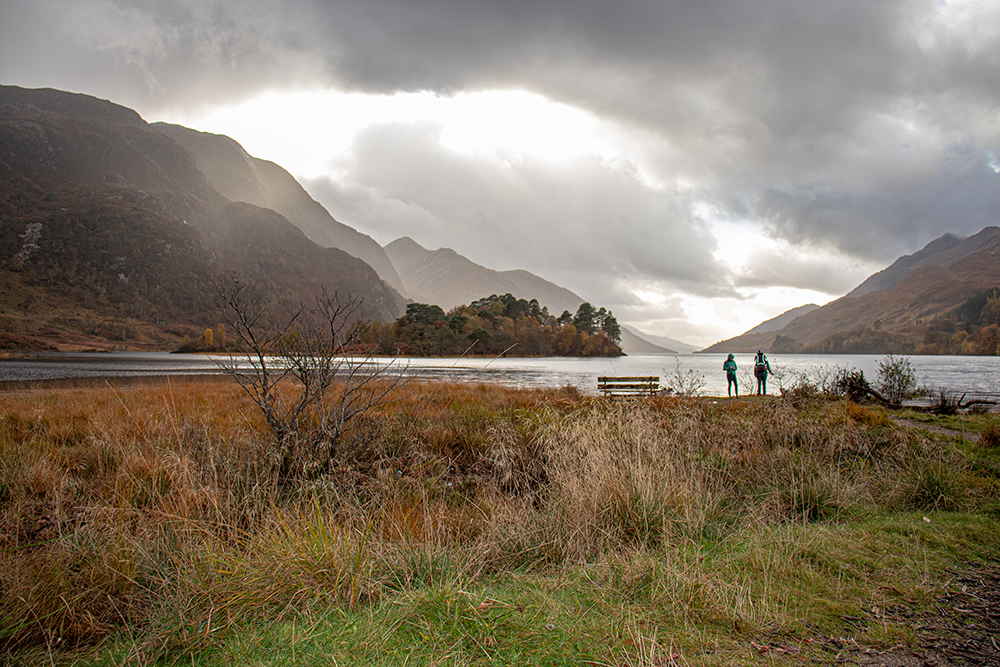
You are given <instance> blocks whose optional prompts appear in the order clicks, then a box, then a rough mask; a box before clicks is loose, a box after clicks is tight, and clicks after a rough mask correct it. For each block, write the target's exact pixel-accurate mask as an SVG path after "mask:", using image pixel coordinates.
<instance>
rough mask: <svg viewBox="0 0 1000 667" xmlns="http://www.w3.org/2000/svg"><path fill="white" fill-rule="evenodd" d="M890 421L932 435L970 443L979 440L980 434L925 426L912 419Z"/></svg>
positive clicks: (929, 425) (893, 419)
mask: <svg viewBox="0 0 1000 667" xmlns="http://www.w3.org/2000/svg"><path fill="white" fill-rule="evenodd" d="M890 419H892V421H894V422H895V423H897V424H899V425H900V426H905V427H907V428H919V429H923V430H925V431H930V432H932V433H940V434H941V435H947V436H951V437H953V438H965V439H966V440H968V441H969V442H976V441H977V440H978V439H979V434H978V433H975V432H973V431H957V430H955V429H953V428H945V427H943V426H935V425H934V424H924V423H923V422H918V421H913V420H911V419H902V418H901V417H890Z"/></svg>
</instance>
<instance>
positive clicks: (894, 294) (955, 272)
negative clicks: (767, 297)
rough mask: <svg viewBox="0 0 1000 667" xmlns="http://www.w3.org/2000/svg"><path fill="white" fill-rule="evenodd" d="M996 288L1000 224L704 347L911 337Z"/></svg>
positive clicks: (741, 348) (944, 242)
mask: <svg viewBox="0 0 1000 667" xmlns="http://www.w3.org/2000/svg"><path fill="white" fill-rule="evenodd" d="M997 286H1000V227H986V228H985V229H983V230H982V231H980V232H979V233H977V234H975V235H973V236H970V237H968V238H964V239H963V238H959V237H957V236H955V235H952V234H946V235H944V236H941V237H940V238H938V239H935V240H934V241H931V242H930V243H928V244H927V245H926V246H925V247H924V248H923V249H921V250H920V251H918V252H916V253H914V254H913V255H906V256H903V257H900V258H899V259H897V260H896V261H895V262H893V263H892V264H891V265H890V266H889V267H887V268H886V269H884V270H882V271H879V272H878V273H876V274H874V275H872V276H871V277H869V278H868V279H867V280H865V281H864V282H863V283H861V285H859V286H858V287H857V288H855V289H854V290H852V291H851V292H849V293H848V294H847V295H845V296H843V297H841V298H839V299H837V300H836V301H832V302H830V303H828V304H826V305H825V306H822V307H820V308H814V307H808V308H809V310H808V311H807V312H802V311H801V309H795V310H794V311H789V312H788V313H785V314H783V315H781V316H779V317H778V318H775V319H774V320H770V321H769V323H774V322H780V323H782V324H783V326H780V327H778V328H774V326H765V325H768V324H769V323H765V324H764V325H760V326H758V327H755V328H754V329H751V330H750V331H748V332H746V333H744V334H742V335H740V336H736V337H735V338H730V339H728V340H724V341H721V342H719V343H716V344H714V345H712V346H711V347H708V348H706V349H705V350H703V351H704V352H753V351H756V350H758V349H763V350H770V349H771V347H772V345H773V344H774V343H775V339H776V338H777V337H778V336H783V337H785V338H786V339H791V341H792V342H794V343H797V344H802V345H812V344H817V343H820V342H821V341H823V340H824V339H826V338H827V337H829V336H832V335H834V334H837V333H838V332H845V331H851V330H854V329H857V328H860V327H865V326H867V327H873V328H875V329H879V330H885V331H901V332H902V331H906V332H911V333H913V334H914V335H916V334H919V333H921V331H922V329H921V326H926V325H927V323H928V322H929V321H930V320H931V319H932V318H934V317H937V316H946V315H947V314H948V313H950V312H951V311H953V310H954V309H955V308H957V307H958V306H960V305H962V304H963V303H964V302H965V301H966V300H967V299H969V298H970V297H972V296H974V295H976V294H977V293H980V292H982V291H984V290H987V289H990V288H993V287H997ZM785 342H786V343H787V342H788V341H787V340H786V341H785Z"/></svg>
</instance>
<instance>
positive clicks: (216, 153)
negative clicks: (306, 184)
mask: <svg viewBox="0 0 1000 667" xmlns="http://www.w3.org/2000/svg"><path fill="white" fill-rule="evenodd" d="M149 128H150V129H151V130H154V131H156V132H161V133H163V134H165V135H166V136H168V137H170V138H171V139H173V140H174V141H176V142H177V143H178V144H180V145H181V146H182V147H183V148H185V149H186V150H187V151H188V152H189V153H190V154H191V155H192V156H193V157H194V159H195V163H196V164H197V166H198V168H199V169H200V170H201V171H202V173H203V174H204V175H205V177H206V178H207V179H208V182H209V184H211V185H212V187H214V188H215V189H216V190H218V191H219V192H220V193H221V194H222V195H224V196H225V197H227V198H228V199H230V200H232V201H240V202H246V203H248V204H254V205H256V206H260V207H262V208H269V209H272V210H274V211H277V212H278V213H280V214H281V215H283V216H284V217H285V218H287V219H288V221H289V222H291V223H292V224H293V225H295V226H296V227H298V228H299V229H301V230H302V231H303V233H305V235H306V236H307V237H309V238H310V239H311V240H312V241H313V242H315V243H316V244H317V245H320V246H322V247H324V248H339V249H341V250H343V251H344V252H346V253H347V254H349V255H352V256H354V257H357V258H359V259H361V260H363V261H364V262H365V263H366V264H368V265H369V266H371V267H372V268H373V269H375V270H376V271H377V272H378V274H379V276H381V277H382V279H383V280H385V281H386V282H387V283H389V284H390V285H392V287H393V288H394V289H395V290H396V291H398V292H403V291H404V288H403V283H402V281H401V280H400V278H399V275H398V274H397V273H396V270H395V269H394V268H393V266H392V262H390V261H389V257H388V256H387V255H386V253H385V250H383V249H382V246H380V245H379V244H378V243H376V242H375V240H374V239H372V238H371V237H370V236H367V235H365V234H362V233H360V232H358V231H357V230H355V229H354V228H352V227H349V226H347V225H345V224H343V223H340V222H338V221H337V220H335V219H334V218H333V216H332V215H330V213H329V211H327V210H326V209H325V208H323V206H322V205H321V204H320V203H319V202H317V201H316V200H315V199H313V198H312V197H310V196H309V193H307V192H306V191H305V189H304V188H303V187H302V186H301V185H300V184H299V182H298V181H296V180H295V178H293V177H292V175H291V174H289V173H288V172H287V171H286V170H285V169H283V168H282V167H280V166H279V165H277V164H275V163H273V162H269V161H267V160H261V159H259V158H255V157H253V156H251V155H249V154H248V153H247V152H246V151H245V150H243V147H242V146H240V144H239V143H237V142H236V141H234V140H232V139H230V138H229V137H227V136H223V135H218V134H208V133H206V132H198V131H196V130H191V129H188V128H186V127H182V126H180V125H171V124H169V123H152V124H151V125H150V126H149Z"/></svg>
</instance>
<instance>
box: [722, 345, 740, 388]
mask: <svg viewBox="0 0 1000 667" xmlns="http://www.w3.org/2000/svg"><path fill="white" fill-rule="evenodd" d="M722 370H724V371H726V391H727V392H728V393H729V395H730V396H732V395H733V392H736V395H737V396H739V395H740V387H739V385H738V384H737V383H736V370H737V368H736V359H734V358H733V355H731V354H730V355H729V358H728V359H726V361H725V362H724V363H723V364H722Z"/></svg>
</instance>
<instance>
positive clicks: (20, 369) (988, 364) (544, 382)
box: [0, 352, 1000, 397]
mask: <svg viewBox="0 0 1000 667" xmlns="http://www.w3.org/2000/svg"><path fill="white" fill-rule="evenodd" d="M908 358H909V360H910V363H911V364H912V366H913V368H914V371H915V373H916V376H917V378H918V381H919V382H920V383H921V384H922V385H924V386H926V387H930V388H933V389H947V390H949V391H952V392H958V393H967V394H968V395H969V397H972V396H980V397H983V396H985V397H996V396H997V395H1000V357H948V356H910V357H908ZM769 359H770V362H771V367H772V369H773V370H775V371H776V372H777V373H778V374H779V376H783V378H785V379H784V382H785V383H786V384H787V383H789V382H790V379H791V378H792V376H793V375H794V374H796V373H805V374H807V376H809V377H811V378H816V377H817V376H818V375H822V374H823V373H830V372H831V370H832V369H834V368H837V367H842V368H857V369H858V370H861V371H864V374H865V377H866V378H868V379H870V380H874V379H875V378H876V377H877V375H878V368H879V362H880V361H882V360H883V359H884V357H883V356H880V355H803V354H780V355H779V354H776V355H772V356H770V357H769ZM724 360H725V355H723V354H678V355H673V354H668V355H664V354H636V355H629V356H627V357H618V358H614V359H608V358H600V359H593V358H589V359H581V358H576V357H546V358H530V359H529V358H497V359H480V358H462V359H447V358H446V359H442V358H430V359H428V358H400V359H377V360H376V361H375V363H377V364H378V365H379V366H380V367H385V366H387V365H392V366H393V367H397V368H401V369H405V373H406V374H407V375H408V376H411V377H416V378H423V379H430V380H449V381H458V382H496V383H501V384H504V385H509V386H513V387H525V388H530V387H561V386H566V385H572V386H575V387H576V388H577V389H579V390H580V391H582V392H585V393H596V391H597V378H598V377H599V376H602V375H609V376H615V375H617V376H630V375H656V376H659V377H660V380H661V383H662V384H663V385H672V384H676V383H675V381H674V380H675V376H676V375H677V374H678V373H679V374H680V375H689V376H695V377H698V376H700V377H703V378H704V383H705V384H704V387H703V388H702V389H701V393H702V394H705V395H715V396H718V395H724V394H725V393H726V376H725V374H724V373H723V372H722V362H723V361H724ZM736 362H737V364H738V365H739V367H740V371H741V372H740V375H741V378H746V379H749V376H748V375H747V374H746V371H747V370H748V369H749V368H750V367H751V366H752V363H753V355H752V354H738V355H736ZM219 372H220V371H219V368H218V366H217V365H216V363H215V361H214V360H213V358H212V357H210V356H206V355H196V354H169V353H166V352H102V353H62V354H48V353H46V354H39V355H36V356H33V357H32V358H30V359H0V382H12V381H16V382H35V381H44V380H63V379H79V378H104V377H116V378H123V377H150V376H154V377H155V376H177V375H206V374H217V373H219ZM741 384H742V383H741ZM779 384H780V382H779V378H778V377H772V378H770V379H769V380H768V390H769V391H770V393H772V394H773V393H778V389H779ZM740 391H741V393H742V392H743V391H744V387H743V386H741V390H740Z"/></svg>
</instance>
